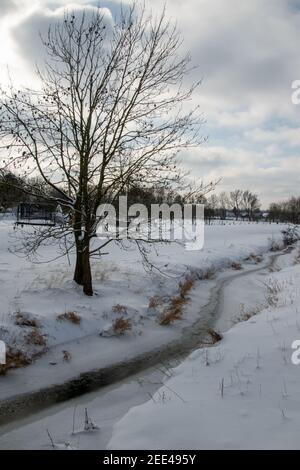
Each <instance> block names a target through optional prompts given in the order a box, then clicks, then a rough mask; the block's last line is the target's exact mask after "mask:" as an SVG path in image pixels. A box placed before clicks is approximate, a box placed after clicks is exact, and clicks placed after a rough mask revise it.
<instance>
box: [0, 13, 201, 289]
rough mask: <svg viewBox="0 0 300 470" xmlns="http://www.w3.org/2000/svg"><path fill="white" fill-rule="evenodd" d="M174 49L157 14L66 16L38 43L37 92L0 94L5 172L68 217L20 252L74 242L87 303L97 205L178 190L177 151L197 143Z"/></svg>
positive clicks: (173, 34) (194, 116)
mask: <svg viewBox="0 0 300 470" xmlns="http://www.w3.org/2000/svg"><path fill="white" fill-rule="evenodd" d="M181 43H182V39H181V36H180V34H179V32H178V30H177V28H176V26H174V25H172V24H171V23H170V21H168V20H167V19H166V16H165V12H164V11H163V12H162V14H161V15H160V16H159V17H157V18H154V17H153V16H151V15H150V14H147V12H146V11H145V9H144V8H143V7H140V6H139V5H136V4H135V5H133V6H131V7H130V8H126V9H123V10H122V11H121V13H120V15H119V16H118V18H117V19H116V21H115V22H114V24H113V25H110V24H109V23H108V22H107V20H106V17H105V16H104V15H103V12H102V10H101V9H95V11H94V13H93V14H92V15H90V13H87V12H84V13H81V14H80V15H79V14H78V13H76V15H75V14H74V13H70V12H67V11H66V12H65V17H64V20H63V22H61V23H57V24H56V25H55V26H54V27H50V29H49V32H48V35H47V37H45V38H43V44H44V47H45V50H46V53H47V60H46V62H45V65H44V66H43V68H42V69H39V70H38V77H39V80H40V83H41V88H39V89H37V90H28V89H26V90H15V89H14V87H13V86H11V87H10V90H9V91H7V90H2V100H1V120H0V135H1V137H2V139H3V146H2V148H4V149H5V150H6V152H7V153H8V156H7V159H6V162H5V168H11V169H14V170H17V171H18V172H19V173H23V174H24V172H27V174H39V175H40V176H41V178H42V181H43V185H40V187H39V191H37V188H32V187H31V186H30V184H27V187H26V188H25V189H24V190H25V191H27V193H28V194H32V193H34V195H37V196H38V197H40V198H45V199H47V200H49V197H50V196H49V188H52V189H53V191H54V193H55V196H52V200H55V201H56V202H57V203H59V204H61V205H62V206H63V207H64V208H65V210H68V211H69V212H70V219H69V224H65V225H64V226H61V227H54V228H53V229H51V230H50V229H46V230H40V231H36V234H35V239H34V238H33V239H32V244H31V245H30V244H27V249H28V250H29V251H30V250H35V249H36V248H37V247H38V246H39V245H40V244H41V243H42V242H43V241H45V240H46V239H47V238H48V237H50V236H53V237H54V238H56V239H58V240H61V241H62V244H64V241H65V240H66V235H69V234H72V236H73V241H72V245H73V247H74V248H75V249H76V267H75V272H74V280H75V281H76V282H77V283H78V284H79V285H82V286H83V290H84V293H85V294H87V295H92V294H93V289H92V275H91V267H90V258H91V256H93V255H97V254H99V255H101V249H102V248H103V245H104V244H103V243H102V245H98V246H96V247H95V246H93V247H92V246H91V239H92V238H93V237H95V234H96V227H97V223H98V219H97V207H98V206H99V204H101V203H102V202H103V201H107V200H108V199H109V200H111V201H114V200H116V198H117V197H118V196H119V195H120V194H122V192H124V190H125V188H128V187H129V186H130V183H131V182H132V181H135V182H136V183H138V184H140V185H141V186H142V187H145V186H147V184H148V185H163V186H168V185H171V184H174V183H176V182H177V183H178V182H179V181H180V171H179V167H178V166H177V164H176V155H177V153H178V152H179V151H180V150H181V149H185V148H187V147H189V146H195V145H199V144H200V143H201V142H202V140H203V139H202V138H201V137H200V136H199V124H201V122H202V120H201V115H200V114H199V113H198V108H197V107H196V108H193V109H191V105H189V111H183V106H182V105H183V104H184V103H185V102H188V101H190V98H191V96H192V94H193V92H194V90H195V88H196V87H197V86H198V85H199V83H194V84H192V85H190V86H188V87H187V88H186V87H184V85H183V79H184V78H185V76H186V75H187V74H188V73H189V72H190V71H191V67H190V57H189V55H186V56H182V55H181V53H180V50H181ZM46 188H47V193H46ZM37 237H39V238H38V240H37ZM106 243H107V242H106ZM72 245H71V246H70V245H68V250H69V249H70V248H72Z"/></svg>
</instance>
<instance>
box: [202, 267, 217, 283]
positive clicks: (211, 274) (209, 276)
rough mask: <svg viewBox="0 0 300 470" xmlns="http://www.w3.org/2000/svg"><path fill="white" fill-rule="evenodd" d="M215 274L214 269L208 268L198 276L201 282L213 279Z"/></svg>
mask: <svg viewBox="0 0 300 470" xmlns="http://www.w3.org/2000/svg"><path fill="white" fill-rule="evenodd" d="M215 274H216V271H215V269H214V268H208V269H206V270H205V271H203V272H202V273H201V274H200V276H199V279H201V280H203V281H208V280H209V279H213V277H214V276H215Z"/></svg>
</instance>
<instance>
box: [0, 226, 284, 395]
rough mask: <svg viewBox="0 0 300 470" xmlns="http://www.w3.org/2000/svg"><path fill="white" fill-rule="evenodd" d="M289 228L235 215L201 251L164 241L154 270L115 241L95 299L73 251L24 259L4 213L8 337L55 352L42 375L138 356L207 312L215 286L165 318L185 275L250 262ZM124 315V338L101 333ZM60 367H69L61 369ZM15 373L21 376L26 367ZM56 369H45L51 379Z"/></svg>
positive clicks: (98, 264) (2, 294)
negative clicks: (161, 321) (82, 282)
mask: <svg viewBox="0 0 300 470" xmlns="http://www.w3.org/2000/svg"><path fill="white" fill-rule="evenodd" d="M281 229H282V226H281V225H277V224H255V223H254V224H253V223H235V222H230V223H228V224H226V225H212V226H207V227H206V228H205V246H204V249H203V250H201V251H186V250H185V249H184V247H182V246H180V245H178V244H156V245H155V247H154V248H153V249H152V251H151V252H150V253H149V258H150V260H151V262H152V263H153V264H154V266H155V268H157V269H154V270H152V271H151V272H149V271H145V268H144V266H143V263H142V259H141V255H140V253H139V250H138V249H137V248H136V246H135V244H128V242H127V245H126V244H125V246H124V243H123V245H122V246H120V245H119V244H116V243H115V244H111V245H110V246H109V250H108V251H109V254H108V255H107V256H104V257H103V259H101V260H98V261H94V262H93V279H94V289H95V295H94V296H93V297H90V298H88V297H86V296H84V295H83V293H82V291H81V288H80V287H78V286H77V285H75V284H74V282H73V281H72V274H73V267H74V258H73V256H71V259H70V264H69V263H68V260H67V258H58V259H56V260H55V261H52V262H48V261H49V260H51V259H55V258H57V255H58V253H57V248H56V246H55V245H52V246H50V247H49V246H48V247H44V248H42V249H41V250H40V252H39V258H38V259H37V260H36V262H32V261H28V260H27V259H24V258H20V255H19V254H18V256H17V255H16V254H14V253H13V251H14V246H15V243H16V238H17V237H20V236H22V232H21V231H20V229H18V228H17V229H16V230H13V223H12V221H11V220H2V221H1V222H0V240H1V244H0V275H1V286H2V288H1V291H0V302H1V329H0V339H2V340H4V341H5V342H6V344H8V345H9V346H12V347H14V348H16V349H17V350H21V351H22V352H23V353H24V354H25V355H26V356H30V357H32V356H33V355H34V354H35V353H41V352H42V353H44V352H45V351H48V354H47V355H46V356H47V357H46V358H42V359H39V360H38V361H36V362H37V363H38V364H40V367H39V368H38V369H36V370H35V371H34V372H33V373H34V375H35V376H36V375H37V374H41V370H42V369H43V368H45V367H47V366H49V363H52V364H54V366H57V367H55V377H56V379H57V380H58V379H60V380H62V379H63V377H65V375H68V376H72V375H76V373H78V372H80V371H84V370H86V369H87V367H88V364H89V365H90V367H91V368H92V367H93V366H96V365H97V366H100V365H105V364H107V363H109V362H110V361H113V360H116V359H118V358H119V357H124V355H125V357H126V356H127V352H128V354H129V355H131V356H132V355H134V354H135V353H136V352H137V351H141V349H143V347H145V348H146V349H147V348H148V349H149V348H151V346H152V345H156V346H157V345H158V344H159V343H164V342H165V341H166V340H167V339H172V338H173V337H174V336H176V335H178V333H180V331H181V329H182V327H185V326H186V325H187V324H191V323H193V322H194V321H195V319H196V318H197V316H199V309H200V307H201V305H204V304H205V303H206V302H207V300H208V295H209V286H207V285H206V287H205V288H204V289H202V293H201V296H200V298H199V295H198V297H197V305H196V306H195V305H194V306H189V305H188V306H187V307H186V309H185V315H183V321H181V322H178V324H175V325H174V326H172V327H169V328H163V327H161V326H160V325H158V323H157V319H158V317H159V316H160V315H161V313H162V312H163V311H164V309H165V308H166V306H167V305H168V303H169V302H170V299H171V298H172V297H173V296H174V295H178V286H179V283H180V282H181V281H182V280H183V279H185V278H186V277H189V276H190V277H192V278H193V280H198V279H201V278H202V277H210V276H211V275H212V274H213V273H214V272H215V271H216V272H219V271H220V270H222V269H224V268H228V267H230V266H231V263H232V262H233V261H243V260H244V259H245V258H246V257H247V256H248V255H249V254H250V253H255V254H260V253H264V252H267V251H268V250H269V248H270V246H271V244H272V243H274V242H276V240H279V239H280V238H281V233H280V231H281ZM250 261H251V260H250ZM207 274H209V276H207ZM205 282H207V283H208V284H209V282H208V281H203V283H202V284H203V286H205ZM191 294H192V291H191ZM151 299H154V302H151ZM195 307H196V308H195ZM66 312H67V313H68V312H73V313H75V315H76V316H77V317H79V319H78V322H80V323H78V322H77V323H73V322H71V321H69V320H68V319H66V318H64V314H65V313H66ZM119 317H123V318H125V319H128V320H129V321H130V323H131V329H130V331H128V332H127V333H126V334H125V335H123V336H122V337H118V338H114V337H111V338H107V337H104V336H105V335H104V336H103V337H100V336H99V333H100V332H105V333H106V332H107V331H108V332H110V331H111V329H112V324H113V322H114V321H115V320H116V319H117V318H119ZM106 336H107V335H106ZM62 351H67V357H68V358H70V357H71V356H72V360H71V361H67V362H68V364H66V361H65V359H66V353H63V352H62ZM99 353H100V354H101V361H102V362H101V364H99ZM95 357H96V360H97V362H96V364H95V363H93V359H94V358H95ZM39 361H40V362H39ZM69 363H70V364H69ZM86 363H87V364H86ZM36 367H38V366H36ZM59 367H61V368H62V369H63V370H62V371H61V373H60V371H59V370H58V369H59ZM30 368H31V366H29V367H27V368H26V371H27V370H28V369H29V370H31V369H30ZM10 374H11V375H13V376H15V375H16V374H18V371H13V372H11V373H10ZM48 375H49V374H46V375H45V377H46V378H47V380H48ZM51 380H52V379H51ZM0 382H1V391H0V393H2V394H4V395H5V396H8V395H10V394H13V388H14V387H16V386H17V384H14V383H12V384H11V385H10V383H9V381H8V380H7V379H6V377H0ZM3 382H4V383H3ZM7 386H8V387H9V388H8V389H7ZM33 386H34V381H32V380H31V379H29V387H33ZM1 396H3V395H1Z"/></svg>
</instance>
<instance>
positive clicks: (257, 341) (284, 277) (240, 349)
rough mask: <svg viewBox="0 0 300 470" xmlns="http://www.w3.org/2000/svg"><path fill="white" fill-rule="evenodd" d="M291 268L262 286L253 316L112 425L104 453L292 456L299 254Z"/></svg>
mask: <svg viewBox="0 0 300 470" xmlns="http://www.w3.org/2000/svg"><path fill="white" fill-rule="evenodd" d="M294 261H295V258H294ZM296 261H297V264H295V265H292V266H289V267H285V268H283V269H282V270H280V271H279V272H274V273H272V274H270V276H269V278H266V279H265V303H266V307H265V308H264V309H263V311H262V312H261V313H260V314H259V315H257V316H253V317H252V318H251V319H249V320H248V321H247V322H242V323H239V324H237V325H236V326H234V327H233V328H232V329H230V330H229V331H228V332H227V333H226V334H225V336H224V339H223V340H222V341H221V342H220V343H219V345H218V346H216V347H213V348H209V349H207V348H204V349H199V350H197V351H195V352H194V353H192V354H191V355H190V356H189V357H188V358H187V359H186V360H185V361H184V362H183V363H182V364H181V365H179V366H178V367H177V368H175V369H173V370H172V373H171V375H172V377H171V378H170V379H169V380H168V381H167V382H166V383H165V385H164V386H162V387H161V388H160V389H159V390H158V391H157V392H156V393H155V394H154V395H153V398H152V399H150V400H148V401H147V402H146V403H144V404H142V405H140V406H137V407H134V408H132V409H130V411H129V412H128V413H127V414H126V415H125V417H124V418H123V419H121V420H120V421H119V422H118V423H117V424H116V425H115V428H114V434H113V437H112V439H111V440H110V442H109V445H108V448H110V449H119V448H121V449H133V448H134V449H150V448H151V449H174V448H176V449H197V448H199V449H299V448H300V443H299V435H298V434H299V426H300V396H299V389H300V365H295V364H294V363H293V362H292V354H293V353H294V355H295V359H296V360H297V359H299V356H300V353H299V352H298V353H297V351H296V350H294V349H293V348H292V344H293V342H294V341H296V340H299V339H300V293H299V283H300V266H299V264H298V263H299V253H298V260H296ZM296 261H295V262H296ZM235 287H236V286H235ZM236 295H237V296H240V298H244V296H243V291H242V290H239V291H238V292H237V293H236ZM298 350H299V345H298Z"/></svg>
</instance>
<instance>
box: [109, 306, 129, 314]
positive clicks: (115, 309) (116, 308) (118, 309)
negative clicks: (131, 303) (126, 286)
mask: <svg viewBox="0 0 300 470" xmlns="http://www.w3.org/2000/svg"><path fill="white" fill-rule="evenodd" d="M112 311H113V312H114V313H122V314H125V315H126V314H127V308H126V307H125V305H120V304H117V305H114V306H113V308H112Z"/></svg>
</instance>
